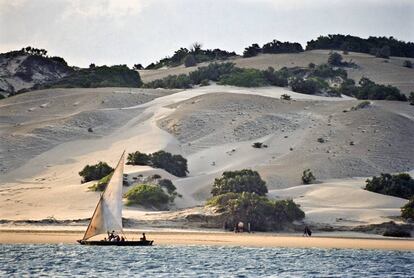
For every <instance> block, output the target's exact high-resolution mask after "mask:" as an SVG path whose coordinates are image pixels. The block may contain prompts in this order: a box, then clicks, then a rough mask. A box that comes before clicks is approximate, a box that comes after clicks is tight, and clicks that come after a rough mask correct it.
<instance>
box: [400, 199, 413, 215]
mask: <svg viewBox="0 0 414 278" xmlns="http://www.w3.org/2000/svg"><path fill="white" fill-rule="evenodd" d="M401 217H402V218H404V219H414V196H413V197H411V199H410V201H409V202H408V203H407V204H405V205H404V206H403V207H402V208H401Z"/></svg>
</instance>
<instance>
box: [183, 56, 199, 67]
mask: <svg viewBox="0 0 414 278" xmlns="http://www.w3.org/2000/svg"><path fill="white" fill-rule="evenodd" d="M196 65H197V61H196V59H195V57H194V55H193V54H188V55H187V56H185V58H184V66H185V67H186V68H188V67H194V66H196Z"/></svg>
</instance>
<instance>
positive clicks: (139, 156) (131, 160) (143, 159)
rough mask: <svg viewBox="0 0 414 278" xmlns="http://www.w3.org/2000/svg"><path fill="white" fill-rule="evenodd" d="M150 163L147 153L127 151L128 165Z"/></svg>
mask: <svg viewBox="0 0 414 278" xmlns="http://www.w3.org/2000/svg"><path fill="white" fill-rule="evenodd" d="M149 163H150V157H149V155H147V154H145V153H141V152H139V151H136V152H134V153H129V154H128V157H127V163H126V164H129V165H148V164H149Z"/></svg>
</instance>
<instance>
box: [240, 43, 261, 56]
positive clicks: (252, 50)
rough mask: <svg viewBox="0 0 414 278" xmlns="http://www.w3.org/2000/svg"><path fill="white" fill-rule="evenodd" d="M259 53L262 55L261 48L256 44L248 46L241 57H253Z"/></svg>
mask: <svg viewBox="0 0 414 278" xmlns="http://www.w3.org/2000/svg"><path fill="white" fill-rule="evenodd" d="M260 53H262V48H261V47H260V46H259V45H258V44H257V43H254V44H252V45H251V46H248V47H246V48H245V49H244V51H243V57H244V58H248V57H254V56H257V55H258V54H260Z"/></svg>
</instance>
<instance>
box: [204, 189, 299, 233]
mask: <svg viewBox="0 0 414 278" xmlns="http://www.w3.org/2000/svg"><path fill="white" fill-rule="evenodd" d="M207 205H208V206H214V207H216V209H217V211H218V212H221V213H222V215H224V217H225V219H226V223H227V224H228V225H229V226H230V227H234V226H235V225H236V224H237V223H238V222H239V221H242V222H244V223H250V225H251V229H252V230H255V231H268V230H282V229H286V227H287V226H288V223H291V222H293V221H295V220H301V219H303V218H304V217H305V213H304V212H303V211H302V210H301V209H300V207H299V206H298V205H297V204H295V203H294V202H293V201H292V200H280V201H272V200H269V199H268V198H266V197H264V196H260V195H258V194H255V193H250V192H242V193H233V192H229V193H225V194H221V195H218V196H214V197H212V198H211V199H210V200H208V201H207Z"/></svg>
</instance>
